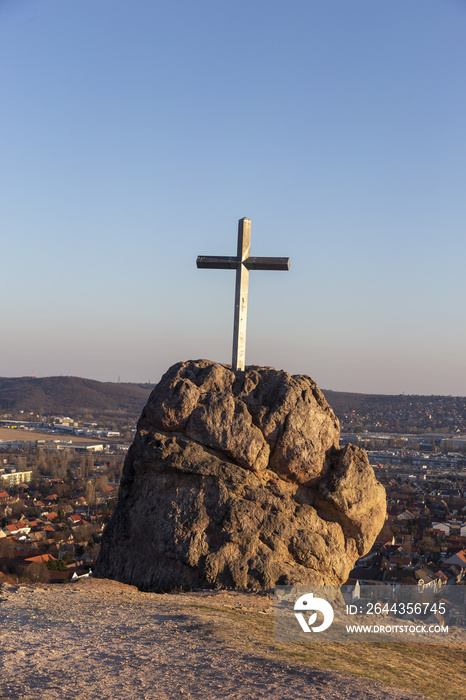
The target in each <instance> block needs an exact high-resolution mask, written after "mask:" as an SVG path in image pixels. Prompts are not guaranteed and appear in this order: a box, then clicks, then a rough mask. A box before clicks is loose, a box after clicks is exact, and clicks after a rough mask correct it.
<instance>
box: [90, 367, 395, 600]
mask: <svg viewBox="0 0 466 700" xmlns="http://www.w3.org/2000/svg"><path fill="white" fill-rule="evenodd" d="M339 434H340V431H339V424H338V420H337V418H336V417H335V414H334V413H333V411H332V409H331V408H330V406H329V405H328V403H327V402H326V400H325V398H324V395H323V394H322V392H321V391H320V390H319V388H318V387H317V385H316V384H315V382H313V381H312V379H310V378H309V377H306V376H302V375H295V376H290V375H289V374H287V373H286V372H284V371H277V370H275V369H273V368H270V367H248V368H247V369H246V371H245V372H234V371H232V370H231V369H230V367H228V366H225V365H220V364H217V363H214V362H210V361H208V360H198V361H196V362H194V361H189V362H180V363H178V364H176V365H174V366H173V367H171V368H170V369H169V370H168V372H167V373H166V374H165V375H164V376H163V377H162V379H161V381H160V382H159V384H158V385H157V386H156V387H155V389H154V390H153V392H152V394H151V395H150V397H149V400H148V403H147V405H146V407H145V408H144V410H143V412H142V415H141V418H140V420H139V423H138V429H137V433H136V436H135V439H134V442H133V444H132V445H131V447H130V449H129V452H128V455H127V458H126V461H125V466H124V469H123V475H122V479H121V485H120V491H119V497H118V503H117V505H116V507H115V509H114V512H113V515H112V518H111V520H110V522H109V524H108V525H107V527H106V529H105V531H104V533H103V537H102V547H101V551H100V555H99V557H98V560H97V562H96V567H95V575H96V576H98V577H106V578H112V579H116V580H118V581H122V582H123V583H129V584H133V585H136V586H138V587H139V588H142V589H144V590H173V589H190V588H204V587H209V588H211V587H231V588H239V589H248V588H259V589H270V588H273V586H274V585H288V584H295V583H301V584H335V585H339V584H341V583H343V582H344V581H345V580H346V578H347V576H348V573H349V571H350V570H351V569H352V568H353V565H354V562H355V561H356V559H357V558H358V557H360V556H363V555H364V554H365V553H366V552H367V551H368V550H369V549H370V547H371V546H372V543H373V541H374V539H375V537H376V536H377V534H378V532H379V531H380V529H381V527H382V525H383V522H384V518H385V505H386V504H385V490H384V488H383V486H382V485H381V484H379V483H378V482H377V481H376V479H375V477H374V472H373V470H372V468H371V467H370V465H369V462H368V459H367V455H366V453H365V452H364V451H363V450H361V449H360V448H358V447H355V446H354V445H348V446H346V447H345V448H344V449H342V450H340V449H339Z"/></svg>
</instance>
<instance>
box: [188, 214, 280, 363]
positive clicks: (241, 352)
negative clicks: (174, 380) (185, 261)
mask: <svg viewBox="0 0 466 700" xmlns="http://www.w3.org/2000/svg"><path fill="white" fill-rule="evenodd" d="M250 247H251V220H250V219H246V217H245V218H243V219H240V220H239V221H238V252H237V255H236V257H233V256H229V255H219V256H217V257H214V256H211V255H199V256H198V258H197V261H196V264H197V266H198V267H199V268H208V269H216V270H236V289H235V320H234V326H233V358H232V363H231V364H232V369H234V370H235V371H241V372H244V368H245V356H246V321H247V315H248V285H249V270H289V269H290V260H289V258H251V257H250V255H249V252H250Z"/></svg>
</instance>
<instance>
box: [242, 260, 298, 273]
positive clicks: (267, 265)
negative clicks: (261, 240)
mask: <svg viewBox="0 0 466 700" xmlns="http://www.w3.org/2000/svg"><path fill="white" fill-rule="evenodd" d="M243 264H244V265H245V266H246V267H247V268H248V270H289V269H290V259H289V258H247V259H246V260H245V261H244V263H243Z"/></svg>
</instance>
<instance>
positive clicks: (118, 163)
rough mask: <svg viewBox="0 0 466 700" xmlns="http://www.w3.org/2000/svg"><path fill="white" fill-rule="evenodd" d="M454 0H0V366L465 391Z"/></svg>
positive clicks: (462, 51)
mask: <svg viewBox="0 0 466 700" xmlns="http://www.w3.org/2000/svg"><path fill="white" fill-rule="evenodd" d="M465 37H466V3H465V2H464V1H463V0H444V1H443V2H439V1H438V0H409V1H408V2H407V1H406V0H398V1H396V0H351V2H348V0H325V2H324V1H323V0H287V2H285V1H284V0H280V1H277V0H231V1H230V2H227V1H225V0H195V1H194V0H171V1H168V0H166V1H164V2H159V1H157V0H66V2H65V1H64V0H0V162H1V166H0V199H1V206H0V227H1V266H0V270H1V285H0V288H1V293H0V329H1V330H0V335H1V342H0V375H1V376H23V375H31V374H32V373H33V371H34V372H35V374H36V376H47V375H58V374H65V375H77V376H84V377H90V378H94V379H100V380H109V381H117V380H118V377H120V378H121V381H147V380H149V379H150V380H151V381H152V382H155V381H157V380H158V379H159V378H160V376H161V374H162V373H163V372H164V371H165V370H166V369H167V368H168V366H170V365H171V364H173V363H174V362H176V361H178V360H181V359H197V358H200V357H205V358H209V359H212V360H216V361H219V362H230V361H231V338H232V322H233V292H234V272H230V271H223V270H220V271H214V270H197V268H196V265H195V260H196V256H197V255H200V254H201V255H230V254H234V253H235V251H236V231H237V220H238V219H239V218H241V217H243V216H247V217H249V218H250V219H252V250H251V252H252V254H253V255H265V256H274V255H278V256H289V257H290V258H291V269H290V271H289V272H275V273H273V272H252V273H251V278H250V293H249V317H248V343H247V353H246V361H247V364H261V365H272V366H275V367H277V368H283V369H286V370H287V371H289V372H291V373H304V374H308V375H310V376H311V377H313V378H314V379H315V380H316V381H317V382H318V384H319V386H321V387H322V388H323V389H335V390H342V391H356V392H358V391H360V392H372V393H402V392H405V393H419V394H452V395H466V365H465V357H466V322H465V321H466V319H465V311H466V308H465V306H466V274H465V272H466V236H465V233H466V196H465V189H466V188H465V184H466V183H465V180H466V177H465V176H466V141H465V134H466V127H465V125H466V89H465V88H466V78H465V76H466V41H465Z"/></svg>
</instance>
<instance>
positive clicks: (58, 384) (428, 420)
mask: <svg viewBox="0 0 466 700" xmlns="http://www.w3.org/2000/svg"><path fill="white" fill-rule="evenodd" d="M152 389H153V385H151V384H131V383H123V384H117V383H114V382H98V381H95V380H94V379H81V378H80V377H43V378H33V377H19V378H1V377H0V414H5V413H12V414H15V418H16V417H17V414H18V412H19V411H24V413H25V414H27V413H30V412H33V413H36V414H40V415H43V414H63V415H69V416H70V417H72V418H77V419H79V418H81V419H84V420H86V419H96V420H97V419H100V420H102V419H104V418H108V419H112V420H117V419H119V420H128V421H131V422H133V421H136V420H137V419H138V418H139V415H140V414H141V410H142V408H143V407H144V405H145V403H146V401H147V399H148V397H149V394H150V392H151V390H152ZM324 394H325V397H326V399H327V401H328V402H329V404H330V405H331V407H332V408H333V410H334V411H335V413H336V415H337V416H338V418H339V419H340V421H341V423H342V427H343V430H349V431H351V430H354V429H360V430H362V429H364V430H373V431H382V430H386V431H391V432H418V431H419V432H425V431H427V432H429V431H434V432H435V431H447V432H454V431H461V432H466V398H464V397H454V396H409V395H397V396H392V395H385V394H358V393H348V392H342V391H331V390H324ZM25 418H26V416H25Z"/></svg>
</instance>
